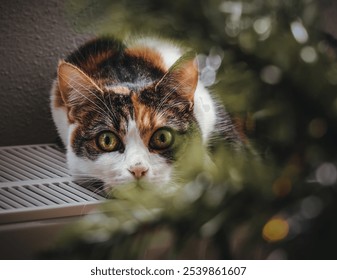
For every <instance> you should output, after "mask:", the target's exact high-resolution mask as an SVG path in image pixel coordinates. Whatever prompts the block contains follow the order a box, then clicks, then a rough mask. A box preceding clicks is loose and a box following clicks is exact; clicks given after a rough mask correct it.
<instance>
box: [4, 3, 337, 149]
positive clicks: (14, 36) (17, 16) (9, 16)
mask: <svg viewBox="0 0 337 280" xmlns="http://www.w3.org/2000/svg"><path fill="white" fill-rule="evenodd" d="M321 1H322V3H323V4H322V7H323V9H325V10H326V13H325V14H326V16H325V17H324V24H325V26H326V27H325V28H326V29H327V30H329V31H330V32H332V33H334V35H335V36H337V34H336V28H335V26H337V24H336V21H337V20H336V19H337V16H336V15H337V13H336V10H337V4H336V1H329V0H321ZM64 2H65V0H48V1H42V0H29V1H27V0H1V1H0V146H3V145H17V144H33V143H48V142H54V141H55V139H56V132H55V129H54V124H53V123H52V120H51V115H50V112H49V89H50V85H51V83H52V80H53V78H54V76H55V72H56V65H57V61H58V59H59V58H60V57H64V55H65V54H67V53H69V52H70V51H71V50H73V49H75V48H76V47H77V46H78V45H79V44H81V43H82V42H83V41H85V40H86V39H87V38H89V37H91V36H90V35H89V34H78V33H76V32H75V31H74V29H73V26H72V25H71V24H70V20H69V19H68V20H67V18H66V17H65V7H64V6H65V5H64ZM71 21H72V22H73V23H76V18H75V19H74V18H72V19H71Z"/></svg>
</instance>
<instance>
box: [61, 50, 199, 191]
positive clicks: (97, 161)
mask: <svg viewBox="0 0 337 280" xmlns="http://www.w3.org/2000/svg"><path fill="white" fill-rule="evenodd" d="M197 82H198V70H197V67H196V63H195V59H194V58H192V57H191V56H185V57H182V58H181V59H180V60H178V61H177V62H176V63H175V64H174V65H173V66H172V67H171V68H170V69H169V70H168V71H167V72H166V73H164V74H163V75H162V77H160V79H157V80H156V81H154V82H151V83H148V84H145V83H144V84H143V85H142V86H139V85H137V86H135V85H132V84H128V83H125V84H112V85H107V84H104V83H103V82H101V81H100V79H98V78H97V79H95V78H92V77H89V76H88V75H87V74H86V73H84V72H83V71H82V70H80V69H79V68H78V67H76V66H74V65H72V64H70V63H67V62H64V61H63V62H60V64H59V67H58V88H59V91H60V93H61V97H62V103H63V104H64V107H65V108H66V111H67V117H68V123H69V134H68V143H67V146H68V147H67V150H68V163H69V166H70V169H71V170H72V172H73V173H74V174H76V175H80V176H84V177H86V176H88V177H94V178H97V179H99V180H102V181H103V182H104V183H105V186H106V187H108V188H111V187H116V186H119V185H124V184H127V183H129V182H131V181H136V182H137V181H139V180H145V181H148V182H150V183H154V184H159V185H162V184H164V183H165V182H168V181H169V180H170V178H171V176H172V166H173V164H174V162H175V161H176V160H177V159H178V158H179V157H182V156H183V155H184V151H185V150H186V147H187V146H188V145H189V139H191V138H194V137H200V134H199V131H198V124H197V122H196V119H195V117H194V114H193V105H194V92H195V90H196V87H197Z"/></svg>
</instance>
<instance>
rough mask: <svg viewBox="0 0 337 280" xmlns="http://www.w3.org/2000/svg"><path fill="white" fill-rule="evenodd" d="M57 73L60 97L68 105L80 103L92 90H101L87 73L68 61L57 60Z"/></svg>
mask: <svg viewBox="0 0 337 280" xmlns="http://www.w3.org/2000/svg"><path fill="white" fill-rule="evenodd" d="M57 74H58V86H59V89H60V92H61V96H62V99H63V101H64V103H65V104H66V105H68V106H71V105H72V104H82V103H83V102H85V101H86V100H87V98H88V96H89V95H90V94H92V93H93V92H97V91H99V92H102V90H101V89H100V88H99V86H98V85H97V84H96V83H95V82H94V81H93V80H92V79H91V78H90V77H89V76H88V75H87V74H85V73H84V72H83V71H82V70H80V69H79V68H77V67H76V66H74V65H72V64H70V63H68V62H65V61H60V62H59V65H58V72H57Z"/></svg>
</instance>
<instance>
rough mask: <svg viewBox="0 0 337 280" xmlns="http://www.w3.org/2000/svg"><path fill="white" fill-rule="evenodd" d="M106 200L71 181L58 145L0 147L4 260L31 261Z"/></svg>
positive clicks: (0, 242) (0, 247)
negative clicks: (63, 229)
mask: <svg viewBox="0 0 337 280" xmlns="http://www.w3.org/2000/svg"><path fill="white" fill-rule="evenodd" d="M104 200H105V198H104V197H102V196H100V195H98V194H96V193H95V192H94V191H92V190H90V189H88V188H85V187H83V186H81V185H80V184H78V183H76V182H75V181H74V180H73V178H72V177H71V176H70V175H69V173H68V170H67V166H66V162H65V155H64V153H63V152H62V151H61V150H60V149H58V147H57V146H56V145H53V144H50V145H49V144H48V145H47V144H46V145H29V146H9V147H0V259H7V258H8V259H13V258H21V259H22V258H32V257H33V256H34V254H35V253H36V252H38V251H39V250H40V249H44V248H47V247H48V246H49V245H50V244H51V243H52V241H53V240H54V239H55V238H56V235H57V233H58V232H59V231H60V230H61V229H62V228H63V227H64V225H66V224H69V222H72V221H74V220H76V219H77V218H78V217H80V216H82V215H84V214H87V213H89V212H91V211H94V210H95V209H96V208H97V206H98V205H99V204H101V203H102V202H103V201H104Z"/></svg>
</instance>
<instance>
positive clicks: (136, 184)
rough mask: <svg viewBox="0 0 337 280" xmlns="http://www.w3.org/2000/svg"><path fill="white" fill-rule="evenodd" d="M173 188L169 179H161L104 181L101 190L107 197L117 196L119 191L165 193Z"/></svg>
mask: <svg viewBox="0 0 337 280" xmlns="http://www.w3.org/2000/svg"><path fill="white" fill-rule="evenodd" d="M174 189H175V188H173V187H172V186H170V181H169V179H166V180H161V181H160V182H159V181H158V180H146V179H141V180H130V181H125V182H118V183H116V182H106V183H104V184H103V188H102V191H103V192H104V194H105V195H106V196H107V197H115V195H116V194H118V195H117V196H119V194H121V193H128V192H129V191H132V190H138V191H144V192H148V191H150V192H154V193H160V194H166V193H168V192H172V191H173V190H174Z"/></svg>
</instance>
